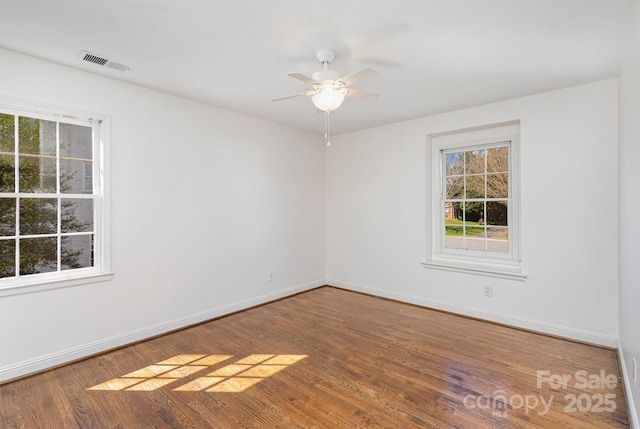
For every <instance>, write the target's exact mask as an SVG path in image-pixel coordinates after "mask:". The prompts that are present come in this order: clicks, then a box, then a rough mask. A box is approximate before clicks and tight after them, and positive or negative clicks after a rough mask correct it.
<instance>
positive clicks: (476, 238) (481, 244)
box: [465, 227, 487, 251]
mask: <svg viewBox="0 0 640 429" xmlns="http://www.w3.org/2000/svg"><path fill="white" fill-rule="evenodd" d="M466 232H467V236H466V240H465V244H466V249H467V250H478V251H485V250H486V245H487V241H486V239H485V232H484V228H479V227H469V228H467V230H466Z"/></svg>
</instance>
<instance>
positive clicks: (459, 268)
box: [421, 260, 527, 281]
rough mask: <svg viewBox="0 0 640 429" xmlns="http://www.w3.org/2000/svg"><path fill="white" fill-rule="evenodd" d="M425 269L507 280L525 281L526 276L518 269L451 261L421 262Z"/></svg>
mask: <svg viewBox="0 0 640 429" xmlns="http://www.w3.org/2000/svg"><path fill="white" fill-rule="evenodd" d="M421 264H422V266H423V267H425V268H430V269H435V270H444V271H453V272H457V273H466V274H475V275H480V276H487V277H498V278H502V279H509V280H519V281H525V279H526V278H527V274H526V273H524V272H522V271H521V270H520V268H519V267H513V266H503V265H497V264H496V265H489V264H486V265H484V264H471V263H462V262H458V261H452V260H431V261H423V262H421Z"/></svg>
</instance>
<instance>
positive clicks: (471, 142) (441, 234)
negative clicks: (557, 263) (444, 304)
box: [422, 121, 527, 280]
mask: <svg viewBox="0 0 640 429" xmlns="http://www.w3.org/2000/svg"><path fill="white" fill-rule="evenodd" d="M504 144H508V145H509V192H510V195H509V198H508V199H509V205H508V214H507V216H508V219H509V222H508V233H509V252H508V253H497V252H483V251H474V250H461V249H447V248H445V215H444V209H445V195H444V189H445V183H444V170H443V165H444V154H445V153H446V152H451V151H454V150H455V151H466V150H473V149H487V148H490V147H495V146H499V145H504ZM427 146H428V150H427V154H428V155H427V158H428V159H427V161H428V165H430V167H431V168H430V169H429V171H430V172H431V174H430V175H429V176H430V177H428V178H427V179H428V180H427V182H428V188H427V189H429V191H430V193H431V199H430V201H429V203H428V205H427V231H428V237H427V252H426V258H425V261H423V262H422V265H423V266H424V267H425V268H434V269H443V270H448V271H456V272H465V273H471V274H479V275H486V276H492V277H500V278H508V279H515V280H524V279H525V278H526V277H527V275H526V273H524V272H523V271H522V260H521V248H520V237H521V234H520V168H519V167H520V123H519V121H513V122H507V123H501V124H494V125H488V126H484V127H475V128H469V129H463V130H456V131H451V132H446V133H438V134H431V135H428V136H427Z"/></svg>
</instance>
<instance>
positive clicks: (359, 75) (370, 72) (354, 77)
mask: <svg viewBox="0 0 640 429" xmlns="http://www.w3.org/2000/svg"><path fill="white" fill-rule="evenodd" d="M377 74H378V72H376V71H375V70H374V69H372V68H370V67H367V68H366V69H364V70H360V71H359V72H355V73H351V74H349V75H346V76H345V77H341V78H340V79H338V80H339V81H342V82H344V84H345V85H346V86H349V85H352V84H354V83H356V82H359V81H361V80H365V79H369V78H372V77H373V76H375V75H377Z"/></svg>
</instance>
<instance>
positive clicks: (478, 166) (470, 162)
mask: <svg viewBox="0 0 640 429" xmlns="http://www.w3.org/2000/svg"><path fill="white" fill-rule="evenodd" d="M485 154H486V150H484V149H481V150H472V151H469V152H465V153H464V157H465V165H466V174H477V173H484V157H485Z"/></svg>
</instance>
